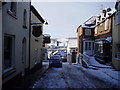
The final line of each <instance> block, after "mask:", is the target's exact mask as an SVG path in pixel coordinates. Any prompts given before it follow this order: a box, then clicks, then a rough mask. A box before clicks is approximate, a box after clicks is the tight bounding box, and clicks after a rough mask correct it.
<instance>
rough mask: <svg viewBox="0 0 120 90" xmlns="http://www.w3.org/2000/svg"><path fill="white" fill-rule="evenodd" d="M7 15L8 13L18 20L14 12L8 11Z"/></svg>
mask: <svg viewBox="0 0 120 90" xmlns="http://www.w3.org/2000/svg"><path fill="white" fill-rule="evenodd" d="M7 13H8V14H9V15H10V16H12V17H13V18H15V19H17V17H16V16H15V15H14V14H13V12H12V11H10V10H7Z"/></svg>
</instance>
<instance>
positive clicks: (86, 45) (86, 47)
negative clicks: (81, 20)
mask: <svg viewBox="0 0 120 90" xmlns="http://www.w3.org/2000/svg"><path fill="white" fill-rule="evenodd" d="M87 49H88V42H85V50H87Z"/></svg>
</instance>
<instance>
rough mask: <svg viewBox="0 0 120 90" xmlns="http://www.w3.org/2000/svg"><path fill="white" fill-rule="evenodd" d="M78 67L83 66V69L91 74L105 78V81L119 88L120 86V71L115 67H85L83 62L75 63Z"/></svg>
mask: <svg viewBox="0 0 120 90" xmlns="http://www.w3.org/2000/svg"><path fill="white" fill-rule="evenodd" d="M73 65H74V66H76V67H79V68H81V70H83V71H85V72H86V73H88V74H89V75H91V76H93V77H96V78H98V79H100V80H103V81H104V82H109V83H111V84H113V85H115V86H117V88H120V86H119V84H120V78H119V77H120V71H115V70H114V69H110V68H96V69H93V68H84V67H82V65H81V64H73Z"/></svg>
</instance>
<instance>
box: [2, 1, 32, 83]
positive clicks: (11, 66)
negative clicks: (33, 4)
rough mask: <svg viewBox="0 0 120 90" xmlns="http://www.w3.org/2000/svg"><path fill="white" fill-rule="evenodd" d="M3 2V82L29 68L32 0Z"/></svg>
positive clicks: (23, 73) (22, 73)
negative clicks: (29, 0)
mask: <svg viewBox="0 0 120 90" xmlns="http://www.w3.org/2000/svg"><path fill="white" fill-rule="evenodd" d="M22 1H23V2H3V5H2V31H3V33H2V37H3V41H2V47H3V48H2V56H3V59H2V83H3V84H4V83H5V82H7V81H8V80H10V79H12V78H14V77H16V76H17V75H22V76H24V75H25V74H26V72H27V71H28V69H29V17H30V2H24V0H22Z"/></svg>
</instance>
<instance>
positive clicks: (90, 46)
mask: <svg viewBox="0 0 120 90" xmlns="http://www.w3.org/2000/svg"><path fill="white" fill-rule="evenodd" d="M89 50H91V42H89Z"/></svg>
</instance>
